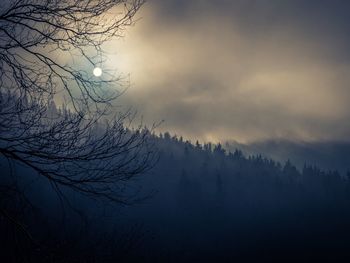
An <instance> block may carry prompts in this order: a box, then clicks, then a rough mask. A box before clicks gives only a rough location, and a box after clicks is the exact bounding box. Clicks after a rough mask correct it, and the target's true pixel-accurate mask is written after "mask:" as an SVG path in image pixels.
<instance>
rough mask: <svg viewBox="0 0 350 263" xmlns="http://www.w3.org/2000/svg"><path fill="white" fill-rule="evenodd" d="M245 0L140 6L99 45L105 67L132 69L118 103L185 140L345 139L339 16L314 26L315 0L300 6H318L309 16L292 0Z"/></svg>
mask: <svg viewBox="0 0 350 263" xmlns="http://www.w3.org/2000/svg"><path fill="white" fill-rule="evenodd" d="M190 2H191V3H190ZM249 2H250V3H251V4H252V5H250V6H249V5H248V4H247V2H246V1H222V5H221V6H220V5H218V4H216V5H213V4H212V3H210V2H209V1H203V2H200V1H198V2H196V1H186V2H185V1H183V2H181V3H180V4H178V5H176V6H174V3H175V2H171V1H163V4H160V2H159V1H156V0H155V1H154V2H153V3H150V4H149V5H146V7H145V8H144V10H143V11H142V14H141V16H142V17H143V18H142V19H141V20H140V21H139V22H138V23H137V24H136V26H135V27H134V28H132V29H131V30H129V31H128V33H127V35H126V37H125V39H123V40H122V41H119V42H116V43H112V44H111V45H110V46H109V47H108V48H107V49H108V51H109V53H110V54H111V55H110V62H109V63H110V64H109V66H111V67H116V68H118V69H119V70H120V71H122V72H125V73H130V74H131V82H132V86H131V88H130V89H129V90H128V92H127V93H126V95H124V96H123V98H121V99H122V101H121V103H123V104H125V105H133V106H134V107H135V108H136V109H138V111H139V112H140V113H141V114H142V115H143V116H144V118H145V120H146V121H147V122H149V123H151V122H157V121H159V120H162V119H164V120H165V123H164V124H163V125H162V126H161V127H160V129H161V130H169V131H171V132H172V133H177V134H181V135H184V136H185V137H188V138H191V139H193V140H194V139H196V138H199V139H201V140H214V141H224V140H232V139H234V140H237V141H241V142H247V141H256V140H263V139H270V138H287V139H292V140H308V141H310V140H311V141H314V140H346V139H347V134H349V132H350V125H349V124H347V120H348V119H349V117H350V106H349V104H348V101H349V98H350V90H349V88H348V83H349V78H350V77H349V76H350V74H349V73H350V64H349V61H348V59H347V56H348V55H346V53H345V50H344V49H343V48H342V47H343V46H346V45H345V43H347V39H346V38H344V39H338V40H337V41H335V39H334V37H335V36H336V35H337V34H340V32H343V31H341V28H342V27H341V25H340V24H339V23H340V22H339V21H335V25H330V24H328V25H327V23H326V22H322V21H321V22H320V28H319V30H318V32H314V31H313V30H315V29H316V27H315V20H317V19H318V18H321V17H323V15H324V13H322V12H320V11H319V10H321V11H322V10H323V9H322V8H323V7H322V4H321V7H320V6H315V5H314V6H313V5H312V4H310V3H309V2H308V3H309V5H308V6H307V7H305V6H304V8H306V11H307V10H309V11H310V10H318V12H316V13H311V15H310V16H309V17H308V14H306V13H305V10H304V9H303V8H302V7H303V6H298V5H292V2H293V3H295V1H272V2H273V3H274V4H271V2H268V3H270V4H266V5H265V4H262V1H249ZM280 2H283V3H285V5H282V4H278V3H280ZM297 2H299V1H297ZM303 2H304V5H305V1H303ZM310 2H313V1H310ZM177 3H178V2H177ZM232 3H233V4H232ZM264 3H265V2H264ZM300 3H301V2H300ZM288 8H289V9H288ZM288 10H289V11H288ZM298 11H299V12H301V14H300V13H298ZM330 13H331V14H333V13H334V14H335V13H336V12H335V11H334V12H333V13H332V10H331V11H330ZM298 17H301V18H303V19H302V21H299V20H298V19H297V18H298ZM338 20H339V19H338ZM338 24H339V25H338ZM303 25H304V26H303ZM333 28H338V29H339V30H340V32H336V30H333ZM319 32H323V33H324V34H322V35H320V34H319Z"/></svg>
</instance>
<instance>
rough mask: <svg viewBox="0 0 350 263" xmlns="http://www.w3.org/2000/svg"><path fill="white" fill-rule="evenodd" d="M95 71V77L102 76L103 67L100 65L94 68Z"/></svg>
mask: <svg viewBox="0 0 350 263" xmlns="http://www.w3.org/2000/svg"><path fill="white" fill-rule="evenodd" d="M93 73H94V75H95V77H100V76H101V75H102V69H101V68H99V67H96V68H94V71H93Z"/></svg>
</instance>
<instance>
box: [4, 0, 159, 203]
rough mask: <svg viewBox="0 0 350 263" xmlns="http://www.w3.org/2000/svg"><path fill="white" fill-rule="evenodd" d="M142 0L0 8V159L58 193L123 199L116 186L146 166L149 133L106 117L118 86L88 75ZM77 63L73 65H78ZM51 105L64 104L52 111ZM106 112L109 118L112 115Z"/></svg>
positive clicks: (110, 78)
mask: <svg viewBox="0 0 350 263" xmlns="http://www.w3.org/2000/svg"><path fill="white" fill-rule="evenodd" d="M143 2H144V1H143V0H16V1H13V2H12V1H9V2H8V3H7V2H5V3H4V4H3V6H2V8H1V12H0V50H1V52H0V89H1V90H0V155H2V156H3V157H5V158H6V159H7V160H8V161H9V162H10V163H12V162H15V163H20V164H23V165H25V166H27V167H30V168H32V169H34V170H35V171H36V172H37V173H39V174H40V175H42V176H44V177H46V178H47V179H48V180H49V182H50V183H51V184H52V185H53V186H54V188H55V190H57V191H58V192H59V191H60V187H61V186H65V187H69V188H71V189H73V190H76V191H79V192H81V193H84V194H88V195H93V196H99V197H104V198H107V199H108V200H112V201H115V202H122V203H124V202H127V201H128V200H127V199H126V198H127V197H126V196H125V195H124V194H123V189H122V188H123V183H124V182H126V181H128V180H130V179H131V178H133V177H134V176H136V175H138V174H140V173H142V172H144V171H146V170H147V169H149V168H150V167H151V166H152V164H153V162H154V154H153V150H152V147H151V146H150V145H149V144H148V141H147V136H148V134H149V131H148V130H147V129H145V128H143V127H142V126H141V125H139V126H137V127H133V124H132V120H133V115H132V114H131V113H130V112H124V113H120V112H119V113H117V114H113V102H114V101H115V99H117V98H118V96H120V94H121V92H122V91H123V90H124V88H125V83H123V79H122V78H121V77H120V76H115V75H114V74H104V75H103V76H101V77H99V78H97V77H94V76H92V74H91V72H92V69H93V68H94V67H95V66H99V64H101V63H102V62H103V61H104V53H103V49H102V48H103V44H104V43H105V42H106V41H109V40H110V39H113V38H118V37H121V36H122V35H123V31H124V29H125V27H127V26H129V25H132V24H133V22H134V21H133V18H134V16H135V14H136V12H137V11H138V10H139V8H140V7H141V6H142V4H143ZM77 61H78V62H77ZM54 101H64V105H65V106H64V107H63V108H61V109H57V108H56V107H55V106H53V104H54V103H53V102H54ZM111 114H113V116H111Z"/></svg>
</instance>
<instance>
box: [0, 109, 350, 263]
mask: <svg viewBox="0 0 350 263" xmlns="http://www.w3.org/2000/svg"><path fill="white" fill-rule="evenodd" d="M50 107H51V109H50V112H53V113H55V112H57V111H58V112H60V111H62V110H57V109H56V106H55V105H54V104H51V106H50ZM70 114H71V113H70V112H69V111H66V112H65V113H64V115H70ZM123 131H125V133H126V134H132V133H133V132H134V131H133V130H132V128H126V127H124V128H123ZM96 132H97V133H98V132H99V129H98V127H96ZM142 132H145V133H147V136H146V137H147V143H148V145H150V146H152V147H153V149H156V151H157V155H158V162H157V163H156V164H155V165H154V166H153V168H152V169H151V170H149V171H148V172H147V173H145V174H142V175H139V176H137V177H133V178H132V180H125V182H124V181H122V182H121V183H120V182H119V184H118V186H117V187H118V189H119V190H120V193H122V194H123V196H130V197H132V200H133V201H132V202H131V203H129V204H127V205H126V206H125V205H116V204H114V203H112V202H109V201H106V200H100V199H96V197H95V196H93V198H91V196H89V195H88V196H85V195H82V194H81V193H77V192H75V191H73V190H72V189H69V188H68V189H65V188H64V187H59V188H55V185H50V184H47V181H46V179H45V178H42V177H38V176H37V175H36V173H35V172H34V171H32V170H31V169H30V168H28V167H27V168H25V167H23V166H19V165H17V164H16V163H14V164H12V165H10V166H9V165H8V163H7V162H6V160H5V159H1V165H2V172H3V174H4V175H3V176H2V181H1V185H0V186H1V200H0V201H1V207H2V208H6V209H2V211H7V212H8V214H7V215H2V216H1V220H0V229H1V233H2V235H1V238H0V249H1V252H2V255H3V256H2V259H4V262H115V261H116V260H117V261H118V262H199V261H202V262H204V261H206V262H208V261H211V262H233V261H237V262H244V261H245V262H247V261H248V262H257V261H258V262H273V261H277V262H288V261H289V262H302V261H305V260H309V261H310V262H313V261H317V260H322V261H325V260H326V261H327V260H328V261H329V262H334V261H337V262H341V261H342V260H344V261H345V262H346V260H348V259H349V258H348V253H347V251H348V250H349V249H350V242H349V241H348V236H350V227H349V224H348V222H349V221H350V180H349V177H350V175H349V173H348V174H347V175H341V174H339V173H338V172H337V171H323V170H321V169H319V168H317V167H314V166H309V165H307V164H305V165H304V167H303V169H301V170H298V169H297V168H296V167H295V166H294V165H293V164H292V163H291V162H290V161H288V160H286V162H284V163H280V162H277V161H274V160H272V159H269V158H265V157H264V156H262V155H252V156H245V155H244V154H243V153H242V151H240V150H239V149H237V150H234V151H232V152H230V151H227V150H225V149H224V147H223V146H222V145H221V144H211V143H206V144H200V143H199V142H196V143H191V142H190V141H186V140H184V139H183V138H182V137H177V136H171V135H170V134H169V133H164V134H159V135H157V134H155V133H153V132H152V131H148V132H146V131H145V130H143V131H142ZM135 162H137V161H136V160H135ZM102 164H103V163H99V165H102ZM96 172H97V173H98V171H96ZM13 173H17V174H18V175H19V176H18V177H17V178H18V179H19V180H17V181H16V182H15V181H13V184H12V183H11V184H10V186H11V187H8V186H9V184H8V182H12V181H11V180H12V179H13V178H14V177H13ZM5 187H6V189H5ZM99 187H104V185H103V182H99ZM11 221H13V222H11Z"/></svg>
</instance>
